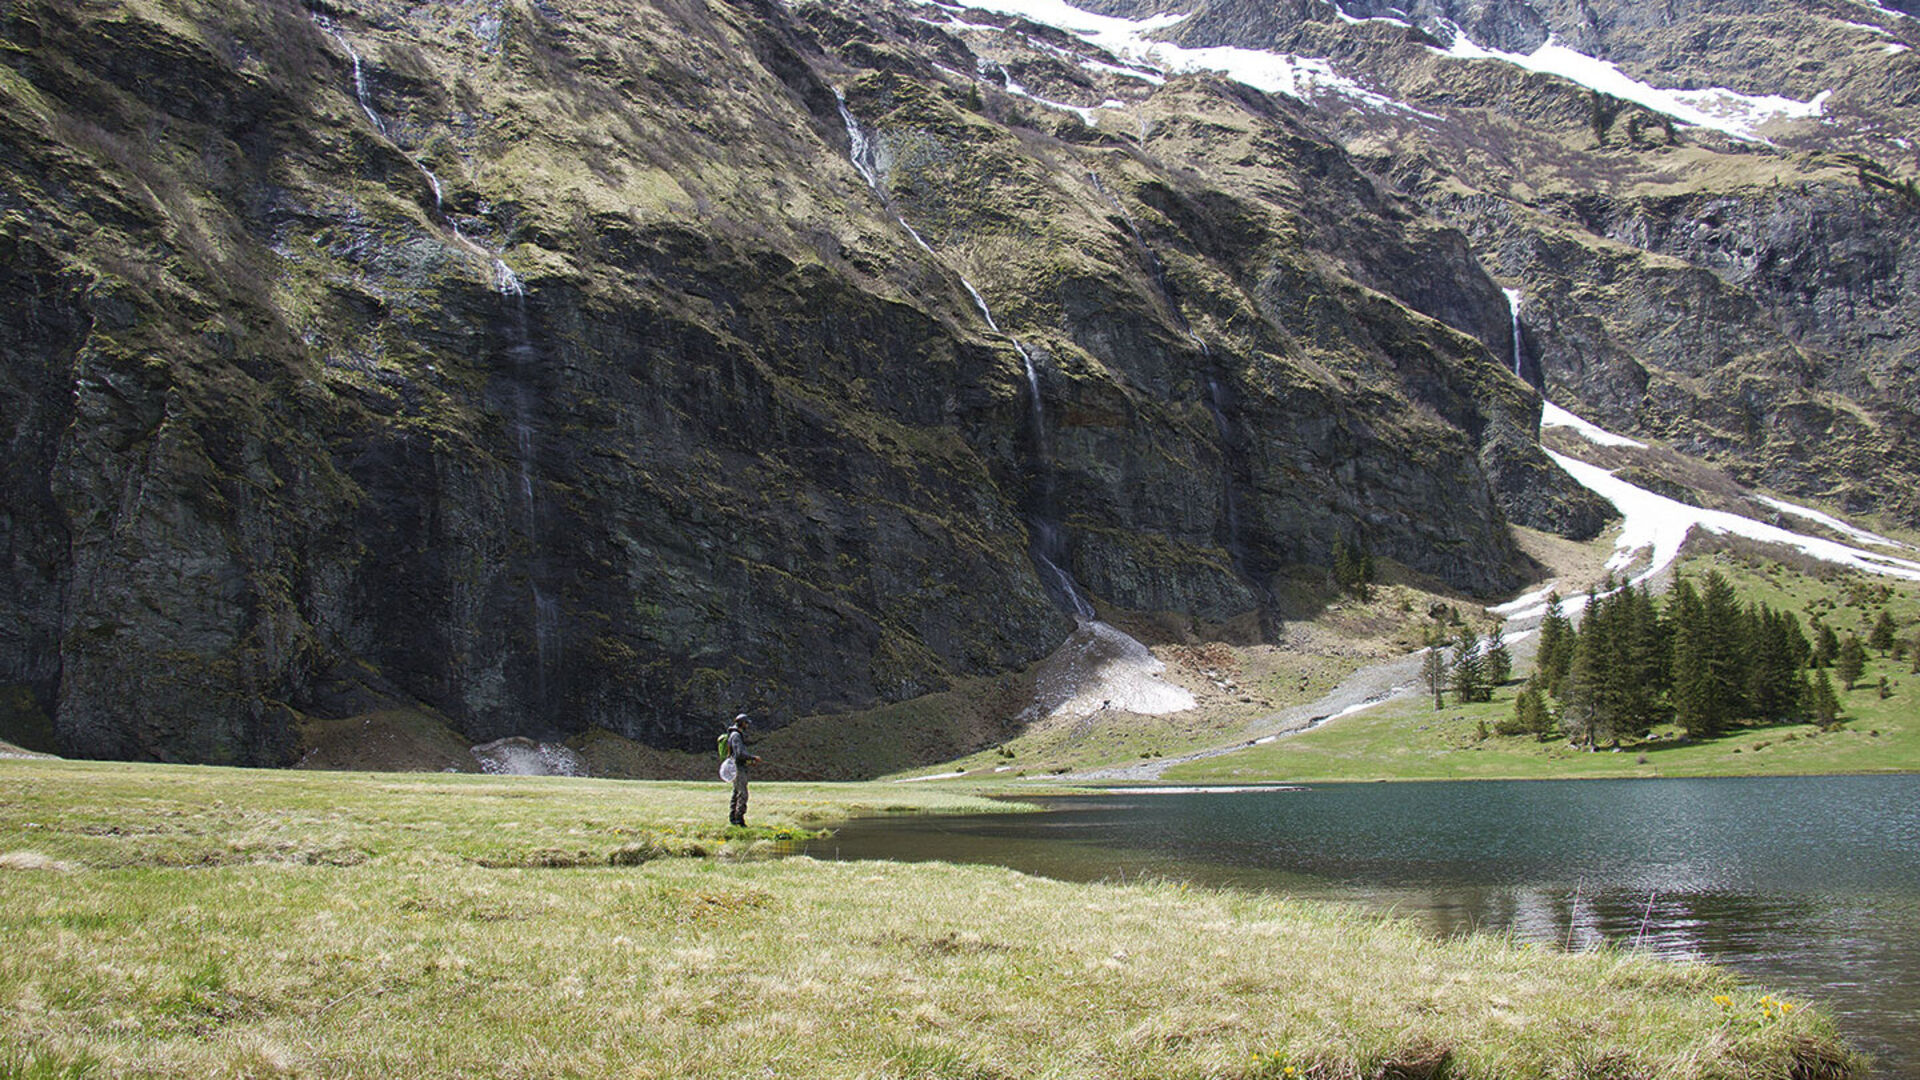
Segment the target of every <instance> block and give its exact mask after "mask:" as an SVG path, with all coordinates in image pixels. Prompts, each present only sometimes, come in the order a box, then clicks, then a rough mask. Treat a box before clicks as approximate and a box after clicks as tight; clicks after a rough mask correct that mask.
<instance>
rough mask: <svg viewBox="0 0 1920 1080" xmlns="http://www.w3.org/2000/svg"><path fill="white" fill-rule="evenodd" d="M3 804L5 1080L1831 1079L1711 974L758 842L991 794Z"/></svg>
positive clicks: (342, 793) (250, 783) (203, 787)
mask: <svg viewBox="0 0 1920 1080" xmlns="http://www.w3.org/2000/svg"><path fill="white" fill-rule="evenodd" d="M0 784H3V785H4V787H3V788H0V790H4V791H5V793H6V794H5V796H4V798H0V838H4V840H0V849H4V853H0V1044H4V1045H5V1046H6V1047H8V1048H9V1049H8V1050H6V1051H4V1052H0V1076H7V1075H18V1074H22V1073H25V1074H28V1075H62V1074H63V1072H65V1073H67V1074H73V1075H78V1074H82V1073H84V1072H86V1071H88V1070H89V1069H92V1070H95V1071H97V1072H98V1073H99V1074H101V1075H133V1074H137V1075H154V1076H196V1077H197V1076H243V1075H244V1076H267V1075H288V1076H389V1075H395V1074H403V1073H404V1074H406V1075H409V1076H413V1077H435V1076H458V1075H465V1076H473V1075H488V1076H595V1077H598V1076H635V1077H670V1076H671V1077H700V1076H714V1077H720V1076H727V1077H735V1076H741V1075H748V1076H787V1077H816V1076H824V1077H1028V1076H1034V1077H1040V1076H1045V1077H1094V1076H1098V1077H1141V1078H1144V1077H1203V1076H1205V1077H1246V1078H1252V1077H1284V1076H1315V1077H1363V1076H1383V1075H1390V1076H1438V1075H1442V1074H1444V1075H1446V1076H1449V1077H1455V1078H1460V1077H1489V1078H1490V1077H1502V1078H1510V1077H1529V1076H1539V1077H1548V1076H1553V1077H1559V1076H1584V1077H1596V1078H1597V1077H1650V1076H1659V1077H1681V1078H1685V1077H1758V1076H1781V1077H1785V1076H1789V1075H1794V1076H1847V1075H1853V1072H1852V1071H1851V1070H1853V1069H1854V1068H1855V1065H1854V1063H1853V1062H1851V1061H1850V1059H1848V1058H1847V1057H1846V1056H1845V1054H1844V1052H1843V1051H1842V1050H1841V1049H1840V1048H1839V1046H1838V1044H1837V1043H1836V1042H1835V1039H1834V1036H1833V1034H1832V1032H1831V1029H1830V1027H1829V1025H1828V1024H1827V1022H1826V1021H1825V1020H1824V1019H1822V1018H1821V1017H1820V1016H1818V1015H1817V1014H1816V1013H1814V1012H1812V1011H1811V1010H1808V1009H1805V1008H1797V1009H1786V1008H1784V1007H1782V1006H1781V1005H1780V1004H1778V1003H1776V1002H1774V1001H1773V1000H1772V999H1770V998H1766V997H1764V996H1763V995H1762V993H1761V992H1760V991H1759V990H1756V989H1752V988H1746V987H1741V986H1739V985H1736V984H1735V983H1734V982H1733V981H1732V980H1731V978H1730V977H1729V976H1727V975H1725V974H1723V973H1720V972H1717V971H1714V970H1710V969H1705V968H1698V967H1681V966H1673V965H1667V964H1662V963H1656V962H1652V961H1648V960H1644V959H1641V958H1638V957H1635V956H1631V955H1623V954H1618V953H1599V954H1583V955H1571V956H1569V955H1560V954H1556V953H1553V952H1550V951H1542V950H1536V949H1522V948H1514V947H1510V946H1509V945H1507V944H1506V943H1504V942H1502V941H1497V940H1493V939H1475V940H1468V941H1461V942H1451V943H1443V942H1436V941H1432V940H1429V939H1427V938H1425V937H1423V936H1422V935H1420V934H1418V933H1417V932H1415V931H1414V930H1412V929H1411V928H1409V927H1406V926H1403V925H1401V924H1398V923H1393V922H1388V921H1383V920H1380V919H1377V918H1374V917H1369V916H1365V915H1361V914H1359V913H1357V912H1353V911H1349V910H1346V909H1339V908H1328V907H1320V906H1312V905H1306V904H1300V903H1296V902H1293V901H1289V900H1286V899H1284V898H1279V897H1269V896H1254V895H1245V894H1237V893H1226V892H1213V891H1207V890H1197V889H1188V888H1186V887H1184V886H1182V885H1180V884H1178V883H1158V884H1145V885H1128V886H1086V885H1069V884H1063V883H1056V882H1049V881H1044V880H1039V879H1034V878H1028V877H1023V876H1021V875H1018V874H1015V873H1012V872H1009V871H1004V870H998V869H990V868H977V867H955V866H944V865H938V864H929V865H913V866H906V865H891V864H878V863H835V862H815V861H812V860H807V859H771V860H767V859H755V858H752V857H750V856H751V855H753V854H754V853H755V850H756V848H757V849H759V850H760V851H762V852H764V851H765V849H767V848H768V847H769V846H772V845H777V843H778V834H779V833H781V832H787V833H791V832H793V831H795V830H801V829H806V828H813V827H818V826H820V825H822V824H824V823H826V822H828V821H830V820H831V819H832V818H833V817H834V816H835V815H839V814H844V813H849V812H857V811H861V810H886V809H923V808H924V809H941V810H964V809H967V808H969V807H972V806H978V805H980V803H979V802H978V801H977V800H975V799H974V798H973V797H972V796H968V795H964V794H953V793H948V792H942V791H938V790H931V789H928V788H927V787H926V786H925V785H904V786H902V785H844V786H840V785H808V786H802V785H779V786H773V785H768V786H767V790H764V791H761V792H759V793H757V795H756V804H755V805H756V811H757V813H756V820H759V821H762V822H764V825H765V827H764V828H763V829H761V830H757V831H752V832H745V833H735V834H732V835H729V833H728V832H727V831H726V830H724V829H717V828H715V827H714V826H713V825H712V824H711V823H712V822H714V821H717V820H720V819H721V818H722V816H723V814H724V799H725V792H724V789H723V788H721V787H720V786H719V785H718V784H707V785H679V784H655V783H648V784H637V783H613V782H596V781H559V780H543V779H523V778H512V779H509V778H492V777H466V776H375V775H365V774H318V773H255V772H240V771H231V770H216V769H186V768H171V767H159V766H125V765H94V764H80V763H67V762H44V761H0ZM695 849H698V850H701V851H705V852H707V853H708V854H707V856H706V857H670V856H663V857H653V856H661V855H662V853H664V852H668V851H672V850H682V851H689V850H695ZM622 853H625V854H622ZM615 863H627V864H629V865H612V864H615ZM36 1069H37V1070H41V1071H40V1072H38V1073H34V1072H33V1071H32V1070H36Z"/></svg>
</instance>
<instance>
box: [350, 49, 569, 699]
mask: <svg viewBox="0 0 1920 1080" xmlns="http://www.w3.org/2000/svg"><path fill="white" fill-rule="evenodd" d="M313 23H314V25H315V26H317V27H319V28H320V30H322V31H323V32H325V33H327V34H329V35H331V36H332V37H333V39H334V40H335V41H337V42H339V43H340V47H341V48H342V49H344V50H345V51H346V54H347V58H348V59H349V60H350V61H352V63H353V94H354V100H356V101H358V102H359V103H360V111H361V112H363V113H365V114H366V116H367V121H368V122H369V123H370V124H372V125H373V129H374V131H375V132H377V133H378V134H379V135H380V137H381V138H384V139H386V140H387V141H388V142H390V143H393V145H394V146H395V147H396V148H397V149H399V150H400V152H401V153H402V154H403V155H405V156H406V158H407V160H408V161H410V162H412V163H413V167H414V168H416V169H418V170H420V175H421V176H423V177H425V178H426V181H427V187H428V189H429V190H430V191H432V192H433V207H434V212H435V213H436V214H440V213H442V211H443V210H444V200H443V196H442V189H441V186H440V178H439V177H438V176H436V175H434V172H433V170H432V169H429V168H427V167H426V165H425V164H423V163H421V162H420V161H419V159H417V158H415V157H414V156H413V155H412V154H410V153H408V152H407V150H406V148H405V147H402V146H400V145H399V143H397V142H394V139H393V135H392V133H391V132H389V131H388V129H387V125H386V122H385V121H383V120H382V119H381V118H380V114H379V113H378V112H376V111H375V110H374V108H373V100H372V97H371V95H370V94H369V92H368V90H367V76H366V66H365V64H364V63H363V62H362V60H361V58H360V53H359V51H358V50H357V49H355V48H354V47H353V44H352V43H351V42H349V41H348V40H347V38H346V35H345V34H343V33H341V32H340V29H339V27H338V26H336V25H335V24H334V22H333V21H332V20H331V19H329V18H327V17H326V16H325V15H321V14H319V13H317V12H316V13H314V15H313ZM444 224H445V225H446V227H447V228H448V229H449V231H451V233H452V235H453V237H454V239H455V240H456V241H457V242H458V243H459V244H460V245H461V246H462V247H465V248H468V249H470V250H472V251H474V252H476V253H478V254H479V255H481V256H482V257H484V258H486V259H488V260H490V262H491V263H492V272H493V288H494V291H495V292H497V293H499V295H500V297H501V299H502V300H503V301H505V302H506V307H507V311H506V314H507V326H508V342H507V356H508V358H509V359H510V360H511V366H512V380H513V381H512V393H511V395H510V407H509V412H510V413H511V415H510V416H509V417H508V418H507V420H508V423H509V424H510V425H511V427H512V434H513V446H514V457H515V459H516V462H515V464H516V469H517V479H518V481H519V483H518V485H517V486H518V494H519V500H518V501H519V503H520V507H519V515H518V516H519V532H520V535H521V539H522V540H524V541H525V543H526V545H527V555H526V575H527V585H528V593H529V602H530V611H529V612H528V617H529V621H530V623H531V625H532V627H533V637H534V679H535V686H534V689H535V693H536V695H537V697H536V703H537V707H538V708H539V709H540V710H541V711H542V712H543V713H545V712H547V711H548V710H549V709H550V708H551V698H550V696H549V693H550V684H551V679H552V675H553V673H554V671H555V670H557V668H558V665H559V662H560V640H561V636H560V605H559V603H558V602H557V601H556V600H555V599H554V598H553V597H551V596H549V595H548V593H547V589H546V578H547V576H548V574H547V566H546V558H545V555H544V553H543V549H542V545H541V540H540V517H541V506H540V497H539V487H538V484H537V482H536V477H537V473H538V468H539V455H538V449H537V444H536V442H535V439H534V412H535V409H534V400H533V395H532V393H531V392H530V391H529V390H528V385H529V383H530V382H531V381H532V379H533V377H534V375H535V373H536V372H537V370H538V361H539V355H538V350H537V349H536V348H535V346H534V342H533V330H532V326H531V323H530V320H529V319H528V317H527V300H526V295H527V291H526V286H525V285H523V284H522V283H521V281H520V277H519V275H517V274H515V273H514V272H513V268H512V267H510V266H508V265H507V264H506V261H505V260H504V259H502V258H500V256H498V255H495V254H492V253H490V252H488V251H486V250H485V249H483V248H481V247H480V246H479V245H478V244H475V243H474V242H473V241H472V240H470V239H468V238H467V236H466V234H464V233H462V232H461V231H460V226H459V225H458V224H456V223H454V222H453V221H451V220H444Z"/></svg>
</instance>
